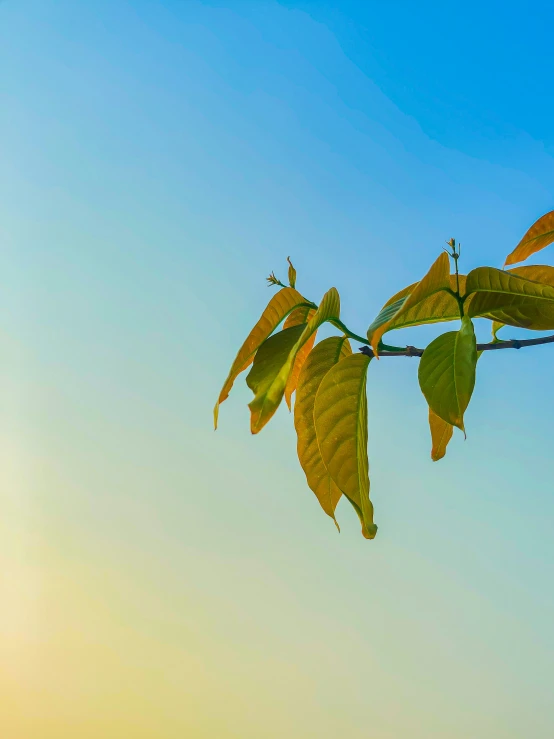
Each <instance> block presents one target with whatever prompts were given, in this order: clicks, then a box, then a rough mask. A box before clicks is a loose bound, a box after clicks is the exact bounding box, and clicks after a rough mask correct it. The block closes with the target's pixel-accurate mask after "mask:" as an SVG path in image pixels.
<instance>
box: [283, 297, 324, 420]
mask: <svg viewBox="0 0 554 739" xmlns="http://www.w3.org/2000/svg"><path fill="white" fill-rule="evenodd" d="M314 313H315V309H314V308H306V307H303V308H296V310H293V312H292V313H291V314H290V315H289V316H288V318H287V320H286V321H285V323H284V325H283V328H289V327H290V326H297V325H298V324H299V323H308V321H309V320H310V318H311V317H312V316H313V315H314ZM316 336H317V333H314V334H312V336H311V337H310V338H309V339H308V341H307V342H306V343H305V344H304V346H303V347H302V348H301V349H300V350H299V351H298V354H297V355H296V359H295V360H294V364H293V366H292V370H291V373H290V375H289V379H288V380H287V384H286V386H285V401H286V403H287V405H288V408H289V411H290V410H291V402H292V394H293V393H294V391H295V390H296V386H297V384H298V377H299V376H300V370H301V369H302V365H303V364H304V362H305V361H306V357H307V356H308V354H309V353H310V352H311V350H312V348H313V345H314V344H315V339H316Z"/></svg>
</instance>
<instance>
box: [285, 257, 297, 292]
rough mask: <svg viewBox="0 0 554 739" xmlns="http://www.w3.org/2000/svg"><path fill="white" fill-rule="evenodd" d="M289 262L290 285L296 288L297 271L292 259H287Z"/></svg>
mask: <svg viewBox="0 0 554 739" xmlns="http://www.w3.org/2000/svg"><path fill="white" fill-rule="evenodd" d="M287 262H288V263H289V285H290V286H291V287H296V270H295V269H294V267H293V266H292V262H291V261H290V257H287Z"/></svg>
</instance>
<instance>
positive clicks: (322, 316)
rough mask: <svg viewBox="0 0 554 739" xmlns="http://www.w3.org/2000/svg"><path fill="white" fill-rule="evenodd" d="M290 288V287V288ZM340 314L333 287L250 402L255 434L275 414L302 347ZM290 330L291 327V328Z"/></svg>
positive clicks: (252, 427)
mask: <svg viewBox="0 0 554 739" xmlns="http://www.w3.org/2000/svg"><path fill="white" fill-rule="evenodd" d="M289 289H290V288H289ZM339 316H340V299H339V294H338V292H337V290H336V289H335V288H334V287H332V288H331V289H330V290H329V291H328V292H327V293H325V295H324V296H323V299H322V301H321V303H320V305H319V308H318V309H317V311H316V312H315V313H314V315H313V316H312V318H311V319H310V321H309V322H308V325H307V326H306V328H305V329H304V331H303V332H302V335H301V336H300V337H299V339H298V341H297V342H296V343H295V344H294V346H293V347H292V349H291V350H290V352H289V355H288V357H287V359H286V361H285V362H284V363H283V366H282V367H281V369H280V371H279V373H278V374H277V376H276V377H275V379H274V380H273V382H272V383H271V384H270V385H269V387H267V388H266V387H264V388H263V389H262V390H260V391H259V392H257V393H256V397H255V398H254V400H253V401H252V402H251V403H249V405H248V407H249V408H250V412H251V414H250V430H251V431H252V433H253V434H257V433H258V432H259V431H261V429H262V428H263V427H264V426H265V425H266V423H267V422H268V421H269V419H270V418H271V417H272V416H273V414H274V413H275V411H276V410H277V408H278V407H279V404H280V403H281V400H282V399H283V395H284V392H285V387H286V385H287V381H288V379H289V376H290V373H291V370H292V367H293V365H294V360H295V359H296V355H297V354H298V352H299V351H300V349H301V348H302V347H303V346H304V344H306V342H307V341H308V340H309V339H310V338H311V336H312V335H313V334H314V333H315V332H316V331H317V329H318V328H319V327H320V326H321V324H322V323H325V321H329V320H331V319H333V318H339ZM289 330H290V329H289Z"/></svg>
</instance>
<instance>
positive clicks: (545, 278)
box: [484, 264, 554, 339]
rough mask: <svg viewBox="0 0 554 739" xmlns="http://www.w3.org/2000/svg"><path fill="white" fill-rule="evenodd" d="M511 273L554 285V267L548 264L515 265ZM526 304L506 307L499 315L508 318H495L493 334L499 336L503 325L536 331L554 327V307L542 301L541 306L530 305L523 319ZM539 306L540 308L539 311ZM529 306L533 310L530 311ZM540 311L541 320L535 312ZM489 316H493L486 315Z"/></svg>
mask: <svg viewBox="0 0 554 739" xmlns="http://www.w3.org/2000/svg"><path fill="white" fill-rule="evenodd" d="M507 272H509V273H510V274H513V275H517V276H518V277H525V279H527V280H533V281H534V282H542V283H543V285H550V286H551V287H554V267H550V266H549V265H547V264H532V265H524V266H522V267H513V268H512V269H509V270H507ZM524 307H525V306H521V305H520V306H516V307H515V309H514V310H510V308H509V307H504V308H503V309H502V311H501V313H499V314H498V315H499V316H500V315H501V314H502V315H503V316H504V317H505V318H507V320H506V322H505V323H504V322H502V321H500V320H493V323H492V335H493V336H494V338H495V339H496V338H497V333H498V331H499V330H500V329H501V328H502V326H505V325H509V326H517V327H518V328H528V329H532V330H534V331H541V330H545V331H547V330H549V329H552V328H554V308H553V307H550V306H548V307H547V306H546V305H545V304H544V303H541V304H540V306H537V305H536V304H534V305H531V306H528V307H527V308H528V310H527V314H526V315H525V314H524V315H523V321H522V317H521V313H522V308H524ZM537 307H539V308H540V310H539V311H537ZM529 308H531V310H530V311H529ZM537 312H538V313H539V320H536V316H534V314H536V313H537ZM484 317H486V318H489V317H491V316H488V315H487V316H484ZM542 327H544V328H542Z"/></svg>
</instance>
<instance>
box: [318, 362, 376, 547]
mask: <svg viewBox="0 0 554 739" xmlns="http://www.w3.org/2000/svg"><path fill="white" fill-rule="evenodd" d="M369 362H370V358H369V357H368V356H366V355H365V354H352V355H350V356H349V357H346V358H345V359H343V360H342V361H340V362H339V363H338V364H335V365H334V366H333V367H332V368H331V369H330V370H329V372H328V373H327V374H326V375H325V377H324V378H323V380H322V381H321V384H320V386H319V389H318V391H317V395H316V399H315V406H314V422H315V427H316V433H317V441H318V444H319V449H320V452H321V457H322V459H323V462H324V464H325V466H326V467H327V470H328V472H329V474H330V475H331V478H332V479H333V480H334V482H335V483H336V485H337V486H338V488H339V489H340V490H342V492H343V493H344V494H345V495H346V496H347V497H348V498H349V499H350V500H351V501H352V503H353V504H354V505H355V506H357V508H358V509H359V510H360V511H361V516H362V521H363V526H362V533H363V535H364V536H365V537H366V538H367V539H373V538H374V536H375V534H376V533H377V526H376V525H375V524H374V522H373V505H372V503H371V501H370V499H369V476H368V459H367V398H366V375H367V367H368V365H369Z"/></svg>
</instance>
